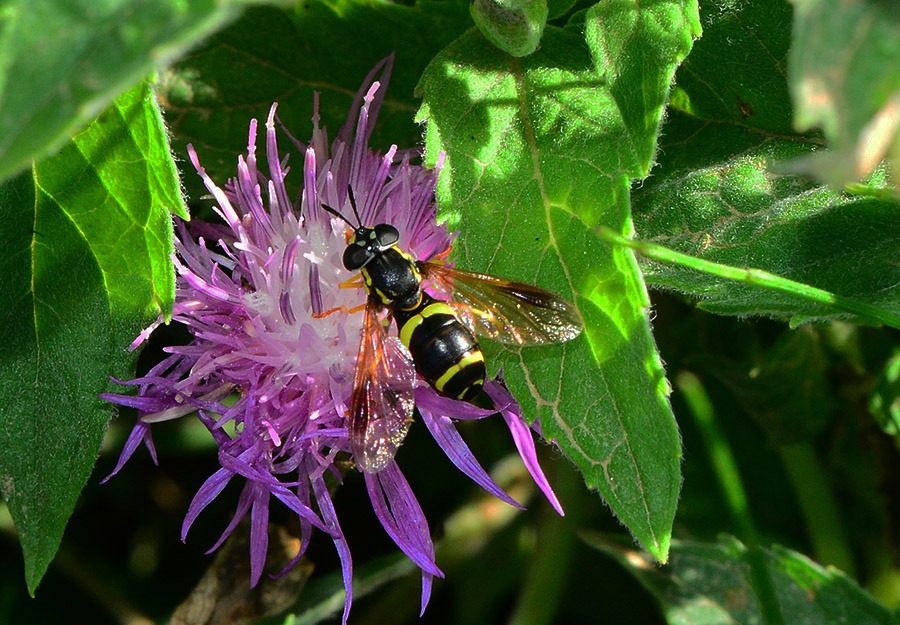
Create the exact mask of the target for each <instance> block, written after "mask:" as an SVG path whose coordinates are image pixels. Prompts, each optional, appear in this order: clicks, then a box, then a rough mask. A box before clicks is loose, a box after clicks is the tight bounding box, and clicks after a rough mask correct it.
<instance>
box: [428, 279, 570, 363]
mask: <svg viewBox="0 0 900 625" xmlns="http://www.w3.org/2000/svg"><path fill="white" fill-rule="evenodd" d="M420 271H421V272H422V274H423V275H424V276H425V277H426V278H427V279H428V280H430V281H431V282H432V283H433V284H434V286H435V287H436V288H437V290H438V291H440V292H443V293H445V294H447V295H448V296H449V297H450V299H451V302H450V305H451V306H453V308H454V309H455V310H456V312H457V313H458V315H459V317H460V319H461V320H462V321H463V323H465V324H466V325H468V326H469V327H470V328H471V329H472V330H474V331H475V333H476V334H480V335H481V336H486V337H488V338H491V339H494V340H496V341H500V342H501V343H510V344H513V345H524V346H528V345H545V344H548V343H563V342H565V341H569V340H571V339H573V338H575V337H576V336H578V335H579V334H580V333H581V328H582V324H581V319H580V317H579V315H578V312H577V311H576V310H575V307H574V306H572V304H570V303H569V302H567V301H566V300H565V299H563V298H561V297H560V296H558V295H556V294H555V293H551V292H550V291H547V290H546V289H542V288H540V287H537V286H532V285H530V284H525V283H524V282H516V281H513V280H504V279H503V278H496V277H494V276H489V275H485V274H480V273H472V272H469V271H463V270H461V269H455V268H453V267H448V266H447V265H443V264H437V263H420Z"/></svg>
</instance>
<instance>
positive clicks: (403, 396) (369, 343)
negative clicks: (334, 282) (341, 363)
mask: <svg viewBox="0 0 900 625" xmlns="http://www.w3.org/2000/svg"><path fill="white" fill-rule="evenodd" d="M379 310H380V306H379V305H378V304H377V303H376V302H372V301H370V302H369V303H368V304H367V305H366V317H365V321H364V322H363V330H362V338H361V340H360V345H359V354H358V356H357V360H356V376H355V379H354V382H353V395H352V396H351V398H350V417H349V418H350V423H349V431H350V448H351V450H352V451H353V459H354V460H355V461H356V464H357V466H359V468H360V469H362V470H363V471H365V472H367V473H378V472H379V471H381V470H382V469H384V468H385V467H386V466H387V465H388V464H390V462H391V460H392V459H393V457H394V454H396V453H397V448H399V447H400V444H401V443H402V442H403V439H404V438H405V437H406V432H407V431H408V430H409V424H410V422H411V421H412V415H413V409H414V408H415V401H414V389H415V380H416V370H415V367H414V365H413V362H412V358H410V356H409V353H408V352H407V351H406V348H405V347H403V344H402V343H400V341H399V339H396V338H394V337H389V336H388V334H387V328H386V327H385V326H384V325H383V324H382V323H381V320H380V319H379V318H378V312H379Z"/></svg>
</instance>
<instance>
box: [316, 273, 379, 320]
mask: <svg viewBox="0 0 900 625" xmlns="http://www.w3.org/2000/svg"><path fill="white" fill-rule="evenodd" d="M365 286H366V283H365V282H364V281H363V279H362V276H361V275H355V276H353V277H352V278H350V279H349V280H344V281H343V282H341V283H340V284H338V288H339V289H361V288H363V287H365ZM365 307H366V305H365V303H362V304H360V305H359V306H354V307H353V308H347V307H346V306H337V307H335V308H331V309H330V310H326V311H325V312H321V313H319V314H317V315H313V319H322V318H323V317H327V316H328V315H330V314H332V313H336V312H337V311H339V310H343V311H344V312H345V313H347V314H348V315H352V314H354V313H358V312H359V311H361V310H362V309H364V308H365Z"/></svg>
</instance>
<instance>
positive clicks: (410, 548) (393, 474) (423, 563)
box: [363, 462, 444, 577]
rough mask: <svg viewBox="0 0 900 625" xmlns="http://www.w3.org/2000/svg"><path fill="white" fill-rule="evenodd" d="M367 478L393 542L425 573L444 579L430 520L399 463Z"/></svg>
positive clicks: (379, 518) (376, 512) (377, 514)
mask: <svg viewBox="0 0 900 625" xmlns="http://www.w3.org/2000/svg"><path fill="white" fill-rule="evenodd" d="M363 475H364V477H365V480H366V488H367V490H368V491H369V499H370V500H371V501H372V508H373V510H374V511H375V515H376V516H377V517H378V520H379V521H381V525H382V526H383V527H384V529H385V531H386V532H387V533H388V535H389V536H390V537H391V539H392V540H393V541H394V542H395V543H396V544H397V546H398V547H400V550H401V551H403V553H405V554H406V555H407V556H409V558H410V560H412V561H413V562H415V563H416V565H418V567H419V568H420V569H422V570H423V571H424V572H427V573H431V574H432V575H437V576H438V577H443V576H444V574H443V573H442V572H441V570H440V569H439V568H438V567H437V564H435V562H434V545H433V543H432V542H431V535H430V533H429V531H428V521H427V520H426V519H425V515H424V514H423V513H422V508H421V507H420V506H419V502H418V501H417V500H416V497H415V495H414V494H413V493H412V490H411V489H410V488H409V484H408V483H407V481H406V478H404V477H403V474H402V473H400V469H399V468H398V467H397V463H396V462H392V463H391V464H389V465H388V466H387V468H385V469H384V470H383V471H381V472H380V473H376V474H372V473H364V474H363ZM385 497H387V500H385Z"/></svg>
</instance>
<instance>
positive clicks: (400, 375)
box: [323, 191, 581, 473]
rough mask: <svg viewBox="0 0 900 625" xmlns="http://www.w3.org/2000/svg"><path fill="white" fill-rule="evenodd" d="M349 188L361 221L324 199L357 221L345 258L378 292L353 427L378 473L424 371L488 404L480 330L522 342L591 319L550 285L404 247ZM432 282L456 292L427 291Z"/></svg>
mask: <svg viewBox="0 0 900 625" xmlns="http://www.w3.org/2000/svg"><path fill="white" fill-rule="evenodd" d="M349 197H350V203H351V206H352V207H353V212H354V214H355V215H356V218H357V223H358V224H359V225H358V226H353V224H351V223H350V222H349V221H348V220H347V219H346V218H345V217H344V216H343V215H341V214H340V213H339V212H338V211H336V210H334V209H333V208H331V207H330V206H323V208H324V209H325V210H326V211H328V212H329V213H331V214H333V215H335V216H337V217H339V218H340V219H343V220H344V221H345V222H346V223H347V224H348V225H349V226H350V227H351V228H353V233H352V235H350V238H349V241H348V244H347V248H346V249H345V250H344V256H343V263H344V267H345V268H346V269H347V270H349V271H359V272H360V275H361V276H362V279H363V284H364V286H365V288H366V291H367V292H368V299H367V301H366V306H365V309H366V312H365V321H364V322H363V330H362V340H361V343H360V348H359V355H358V358H357V364H356V375H355V379H354V387H353V395H352V397H351V400H350V413H349V432H350V445H351V448H352V450H353V455H354V459H355V461H356V463H357V465H358V466H359V467H360V468H361V469H362V470H364V471H367V472H369V473H377V472H378V471H380V470H382V469H383V468H384V467H386V466H387V465H388V464H389V463H390V461H391V459H392V458H393V457H394V454H395V453H396V451H397V448H398V447H399V446H400V443H402V442H403V439H404V438H405V436H406V432H407V430H408V429H409V424H410V422H411V420H412V415H413V411H414V409H415V402H414V399H413V394H414V389H415V379H416V378H415V376H416V372H418V374H419V375H420V376H421V377H422V378H423V379H424V380H425V381H426V382H428V384H430V385H431V386H432V388H434V390H435V391H437V392H438V393H440V394H441V395H444V396H447V397H450V398H453V399H459V400H463V401H469V402H475V403H482V404H483V403H484V402H485V398H486V395H485V394H484V390H483V389H482V386H483V384H484V380H485V375H486V368H485V362H484V354H483V353H482V351H481V347H480V346H479V344H478V339H477V338H475V335H476V334H479V335H482V336H487V337H489V338H492V339H495V340H497V341H500V342H503V343H511V344H515V345H522V346H528V345H544V344H549V343H561V342H564V341H569V340H571V339H573V338H575V337H576V336H578V334H579V333H580V332H581V321H580V319H579V317H578V313H577V312H576V311H575V309H574V307H573V306H572V305H571V304H569V303H568V302H567V301H565V300H564V299H562V298H561V297H559V296H558V295H555V294H553V293H551V292H549V291H546V290H544V289H542V288H539V287H536V286H532V285H530V284H524V283H522V282H514V281H511V280H503V279H501V278H495V277H493V276H488V275H484V274H477V273H470V272H467V271H462V270H459V269H455V268H452V267H449V266H447V265H446V264H443V263H434V262H423V261H417V260H415V259H414V258H413V257H412V256H410V255H409V254H407V253H406V252H404V251H403V250H401V249H400V248H399V247H398V245H397V244H398V243H399V240H400V235H399V232H398V231H397V229H396V228H395V227H394V226H392V225H390V224H378V225H376V226H374V227H371V228H370V227H366V226H363V225H362V224H361V220H360V219H359V214H358V212H357V210H356V203H355V201H354V200H353V194H352V191H351V192H350V196H349ZM423 283H428V284H430V285H431V286H432V287H433V288H434V289H435V290H436V291H439V292H441V293H445V294H446V295H447V296H448V298H449V301H441V300H438V299H435V298H434V297H432V296H431V295H429V294H428V293H426V292H425V291H424V290H423V288H422V285H423ZM384 311H387V312H388V313H389V315H390V316H391V317H392V318H393V319H394V320H395V321H396V322H397V332H398V334H399V338H400V345H398V344H397V342H396V340H391V339H389V337H388V336H387V328H386V327H385V325H384V324H383V323H382V322H381V318H380V317H381V313H382V312H384ZM401 345H402V347H401ZM486 401H487V402H489V403H488V405H493V404H492V403H490V399H486Z"/></svg>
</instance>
